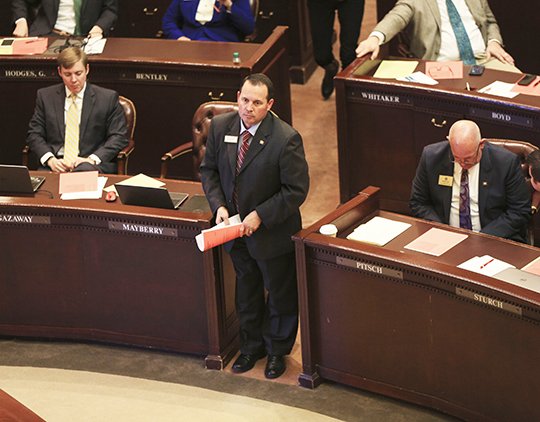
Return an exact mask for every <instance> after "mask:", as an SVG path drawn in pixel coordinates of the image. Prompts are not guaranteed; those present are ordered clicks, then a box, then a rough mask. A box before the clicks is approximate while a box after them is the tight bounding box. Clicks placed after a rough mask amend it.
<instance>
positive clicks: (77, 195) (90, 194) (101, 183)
mask: <svg viewBox="0 0 540 422" xmlns="http://www.w3.org/2000/svg"><path fill="white" fill-rule="evenodd" d="M106 183H107V178H106V177H105V176H99V177H98V187H97V189H96V190H95V191H85V192H70V193H63V194H62V195H61V196H60V199H63V200H65V201H69V200H72V199H99V198H101V195H102V194H103V188H104V187H105V184H106Z"/></svg>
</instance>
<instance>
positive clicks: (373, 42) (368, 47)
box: [356, 36, 380, 60]
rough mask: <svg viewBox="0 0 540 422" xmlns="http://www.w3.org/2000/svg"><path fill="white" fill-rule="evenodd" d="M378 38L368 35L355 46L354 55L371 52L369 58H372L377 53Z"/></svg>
mask: <svg viewBox="0 0 540 422" xmlns="http://www.w3.org/2000/svg"><path fill="white" fill-rule="evenodd" d="M379 50H380V47H379V39H378V38H377V37H373V36H372V37H368V38H367V39H365V40H364V41H362V42H361V43H360V44H358V47H357V48H356V57H362V56H365V55H366V54H368V53H371V57H370V59H371V60H374V59H376V58H377V56H378V55H379Z"/></svg>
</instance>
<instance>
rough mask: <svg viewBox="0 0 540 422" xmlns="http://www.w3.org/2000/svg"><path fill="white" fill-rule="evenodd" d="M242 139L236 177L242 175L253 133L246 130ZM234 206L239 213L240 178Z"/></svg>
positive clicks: (237, 159) (235, 188)
mask: <svg viewBox="0 0 540 422" xmlns="http://www.w3.org/2000/svg"><path fill="white" fill-rule="evenodd" d="M240 137H241V138H242V144H241V145H240V150H239V151H238V156H237V157H236V176H238V173H240V169H241V168H242V164H244V159H245V158H246V154H247V152H248V149H249V140H250V139H251V133H249V131H247V130H245V131H243V132H242V134H241V135H240ZM233 200H234V205H236V210H237V211H238V177H237V178H236V184H235V186H234V192H233Z"/></svg>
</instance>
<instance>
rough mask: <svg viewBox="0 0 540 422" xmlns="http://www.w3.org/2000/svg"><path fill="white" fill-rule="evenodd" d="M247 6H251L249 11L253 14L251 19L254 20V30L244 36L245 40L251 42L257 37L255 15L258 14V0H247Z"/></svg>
mask: <svg viewBox="0 0 540 422" xmlns="http://www.w3.org/2000/svg"><path fill="white" fill-rule="evenodd" d="M249 7H250V8H251V13H252V14H253V19H254V20H255V30H254V31H253V32H252V33H251V34H249V35H246V37H245V38H244V41H245V42H253V41H255V38H257V16H258V15H259V0H249Z"/></svg>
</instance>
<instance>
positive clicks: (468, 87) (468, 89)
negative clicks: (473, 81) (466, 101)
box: [465, 82, 471, 91]
mask: <svg viewBox="0 0 540 422" xmlns="http://www.w3.org/2000/svg"><path fill="white" fill-rule="evenodd" d="M465 86H466V87H467V91H470V90H471V86H470V85H469V82H467V84H466V85H465Z"/></svg>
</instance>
